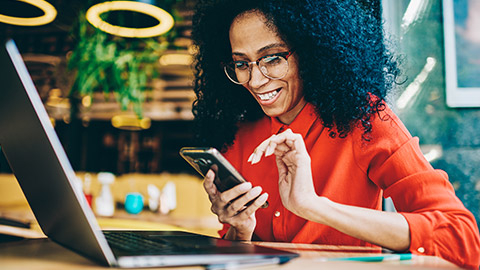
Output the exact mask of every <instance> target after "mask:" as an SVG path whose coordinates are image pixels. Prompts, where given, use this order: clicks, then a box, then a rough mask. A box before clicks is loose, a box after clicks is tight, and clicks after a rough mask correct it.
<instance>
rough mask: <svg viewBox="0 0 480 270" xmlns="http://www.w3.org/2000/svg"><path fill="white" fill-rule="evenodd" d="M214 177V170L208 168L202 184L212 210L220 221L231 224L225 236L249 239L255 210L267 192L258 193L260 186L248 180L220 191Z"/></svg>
mask: <svg viewBox="0 0 480 270" xmlns="http://www.w3.org/2000/svg"><path fill="white" fill-rule="evenodd" d="M215 177H217V176H216V174H215V172H214V170H212V169H210V170H209V171H208V172H207V174H206V175H205V181H204V182H203V186H204V188H205V191H206V192H207V194H208V198H209V199H210V202H211V203H212V207H211V210H212V212H213V213H214V214H216V215H217V216H218V220H219V221H220V222H222V223H226V224H229V225H230V226H231V227H230V229H229V231H228V232H227V235H226V238H227V239H231V240H251V239H252V236H253V231H254V229H255V226H256V224H257V221H256V219H255V212H256V211H257V210H258V209H259V208H260V207H262V205H264V203H265V202H266V201H267V198H268V194H267V193H264V194H262V195H260V194H261V193H262V188H261V187H259V186H257V187H252V184H251V183H250V182H244V183H241V184H238V185H236V186H234V187H233V188H231V189H229V190H226V191H224V192H220V191H218V189H217V187H216V186H215V184H214V181H215ZM252 200H253V202H252V203H250V204H249V202H251V201H252Z"/></svg>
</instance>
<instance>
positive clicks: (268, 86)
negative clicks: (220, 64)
mask: <svg viewBox="0 0 480 270" xmlns="http://www.w3.org/2000/svg"><path fill="white" fill-rule="evenodd" d="M265 21H266V19H265V16H264V15H263V14H262V13H260V12H255V11H251V12H247V13H243V14H241V15H240V16H237V18H235V20H234V21H233V23H232V25H231V26H230V33H229V35H230V44H231V47H232V58H233V60H234V61H248V62H252V61H256V60H257V59H259V58H260V57H262V56H265V55H270V54H275V53H283V52H287V51H289V50H290V49H292V48H289V47H287V45H286V44H285V42H284V41H283V40H282V39H281V38H280V37H279V36H278V35H277V33H276V32H275V31H274V30H273V29H272V28H271V27H270V28H269V27H268V26H267V25H266V24H265ZM243 86H244V87H245V88H247V90H248V91H249V92H250V93H251V94H252V95H253V97H254V98H255V99H256V100H257V102H258V103H259V104H260V106H261V107H262V109H263V111H264V112H265V114H267V115H268V116H270V117H277V118H278V119H279V120H280V121H281V122H282V123H284V124H290V123H291V122H292V121H293V120H294V119H295V117H296V116H297V115H298V113H299V112H300V111H301V110H302V108H303V106H304V105H305V100H304V98H303V88H302V82H301V80H300V77H299V75H298V66H297V59H296V55H295V53H294V54H292V55H291V56H290V57H289V58H288V73H287V74H286V75H285V77H283V78H281V79H278V80H273V79H269V78H267V77H265V76H264V75H263V74H262V73H261V72H260V70H259V68H258V66H257V65H255V64H253V65H251V76H250V81H248V82H247V83H245V84H243Z"/></svg>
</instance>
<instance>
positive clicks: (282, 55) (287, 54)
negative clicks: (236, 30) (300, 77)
mask: <svg viewBox="0 0 480 270" xmlns="http://www.w3.org/2000/svg"><path fill="white" fill-rule="evenodd" d="M294 52H295V50H289V51H286V52H279V53H272V54H267V55H264V56H262V57H260V58H258V59H257V60H255V61H252V62H248V61H230V62H228V63H226V64H223V71H224V72H225V75H227V77H228V79H229V80H230V81H232V82H233V83H234V84H239V85H243V84H246V83H248V82H249V81H250V80H251V79H252V65H253V64H256V65H257V67H258V69H259V70H260V72H261V73H262V75H263V76H265V77H267V78H269V79H270V80H280V79H283V78H284V77H285V76H287V74H288V69H289V63H288V58H289V57H290V56H291V55H292V54H293V53H294ZM272 56H279V57H282V58H284V59H285V61H287V71H286V72H285V74H284V75H283V76H282V77H279V78H274V77H270V76H268V75H267V74H265V73H263V70H262V69H261V68H260V66H259V64H260V61H262V60H263V59H265V58H267V57H272ZM235 62H245V63H246V64H247V65H248V80H247V81H246V82H243V83H240V82H237V81H235V80H234V79H232V78H231V77H230V76H229V75H228V71H227V68H228V67H227V66H228V65H229V64H232V63H235Z"/></svg>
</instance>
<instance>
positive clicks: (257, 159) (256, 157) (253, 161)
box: [252, 155, 262, 164]
mask: <svg viewBox="0 0 480 270" xmlns="http://www.w3.org/2000/svg"><path fill="white" fill-rule="evenodd" d="M261 158H262V156H261V155H255V156H253V160H252V164H256V163H258V162H259V161H260V159H261Z"/></svg>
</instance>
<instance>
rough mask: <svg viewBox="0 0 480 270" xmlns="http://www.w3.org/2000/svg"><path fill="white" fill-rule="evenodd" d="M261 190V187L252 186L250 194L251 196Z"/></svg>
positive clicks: (258, 193)
mask: <svg viewBox="0 0 480 270" xmlns="http://www.w3.org/2000/svg"><path fill="white" fill-rule="evenodd" d="M261 192H262V188H261V187H259V186H256V187H254V188H252V190H250V194H252V195H253V196H257V195H260V193H261Z"/></svg>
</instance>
